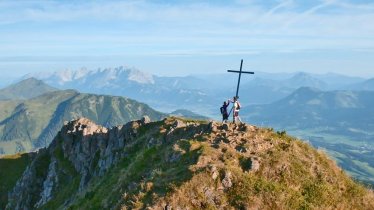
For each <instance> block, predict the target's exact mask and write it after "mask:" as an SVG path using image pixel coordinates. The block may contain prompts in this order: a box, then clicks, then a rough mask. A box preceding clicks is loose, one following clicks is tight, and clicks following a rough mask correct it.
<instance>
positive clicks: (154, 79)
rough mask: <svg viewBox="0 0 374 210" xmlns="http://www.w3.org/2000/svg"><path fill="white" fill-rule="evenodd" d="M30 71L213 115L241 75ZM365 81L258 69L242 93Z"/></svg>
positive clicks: (282, 93)
mask: <svg viewBox="0 0 374 210" xmlns="http://www.w3.org/2000/svg"><path fill="white" fill-rule="evenodd" d="M223 71H224V70H223ZM30 77H35V78H38V79H41V80H43V81H44V82H46V83H47V84H49V85H51V86H54V87H57V88H61V89H76V90H79V91H81V92H87V93H96V94H109V95H117V96H126V97H130V98H134V99H136V100H138V101H142V102H144V103H147V104H149V105H150V106H151V107H154V108H156V109H158V110H161V111H164V112H171V110H176V109H188V110H192V111H195V112H197V113H205V115H208V116H210V117H214V116H215V115H217V114H219V112H217V106H220V105H221V103H222V102H223V101H224V100H226V99H227V98H231V97H232V96H233V95H234V94H235V91H236V84H237V75H236V74H230V73H223V74H213V75H191V76H185V77H161V76H155V75H151V74H147V73H144V72H141V71H139V70H137V69H133V68H126V67H123V66H121V67H117V68H106V69H96V70H87V69H80V70H75V71H73V70H65V71H58V72H53V73H45V72H41V73H34V74H29V75H25V76H24V77H23V79H26V78H30ZM363 82H365V79H363V78H358V77H350V76H345V75H339V74H333V73H329V74H324V75H317V74H308V73H304V72H299V73H265V72H256V73H255V75H244V76H243V78H242V84H241V87H240V94H239V95H240V98H241V102H242V103H243V104H246V105H249V104H268V103H272V102H275V101H277V100H279V99H282V98H284V97H286V96H288V95H289V94H291V93H292V92H293V91H295V90H296V89H298V88H300V87H303V86H308V87H313V88H318V89H321V90H335V89H346V88H348V89H349V88H351V87H353V86H354V85H358V84H360V83H363ZM351 89H352V88H351ZM160 99H162V100H160Z"/></svg>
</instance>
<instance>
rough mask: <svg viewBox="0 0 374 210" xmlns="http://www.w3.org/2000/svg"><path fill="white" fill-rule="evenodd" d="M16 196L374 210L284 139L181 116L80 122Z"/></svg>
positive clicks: (109, 203) (340, 176) (91, 204)
mask: <svg viewBox="0 0 374 210" xmlns="http://www.w3.org/2000/svg"><path fill="white" fill-rule="evenodd" d="M14 167H16V165H15V166H14ZM9 173H11V172H9ZM4 176H6V175H4ZM8 176H10V174H9V175H8ZM8 195H9V197H8V198H7V200H8V202H7V204H6V209H32V208H40V209H67V208H68V209H145V208H147V209H171V208H173V209H352V208H354V209H373V208H374V194H373V193H372V192H371V191H369V190H367V189H365V188H364V187H362V186H360V185H359V184H356V183H355V182H354V181H352V179H350V178H349V177H348V176H347V175H346V174H345V173H344V172H343V171H342V170H341V169H340V168H338V167H337V166H336V165H335V163H334V162H332V161H331V160H329V159H328V158H327V157H326V155H324V154H323V153H322V152H319V151H317V150H315V149H313V148H312V147H310V146H309V145H308V144H306V143H303V142H301V141H300V140H297V139H295V138H293V137H290V136H288V135H287V134H285V132H273V131H272V129H264V128H258V127H255V126H252V125H248V124H239V125H235V124H220V123H216V122H208V121H191V120H185V119H180V118H165V119H164V120H162V121H157V122H150V120H149V118H148V117H144V118H143V119H142V120H138V121H132V122H129V123H127V124H125V125H121V126H116V127H113V128H105V127H102V126H99V125H96V124H95V123H93V122H92V121H90V120H88V119H78V120H75V121H71V122H69V123H67V124H66V125H65V126H64V127H63V128H62V130H61V131H60V132H59V133H58V134H57V136H56V138H55V139H54V140H53V142H52V144H51V145H50V146H49V148H48V149H44V150H40V151H39V152H38V154H37V155H36V157H35V158H33V160H32V162H31V164H30V165H29V166H28V167H27V168H26V170H25V172H24V173H23V175H22V176H21V177H20V178H19V180H18V182H17V183H16V184H15V185H14V187H13V189H12V190H10V193H9V194H8ZM0 207H1V208H2V207H3V206H0Z"/></svg>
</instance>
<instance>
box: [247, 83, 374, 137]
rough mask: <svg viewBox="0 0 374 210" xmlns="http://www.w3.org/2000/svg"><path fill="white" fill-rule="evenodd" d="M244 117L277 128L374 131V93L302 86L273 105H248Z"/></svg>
mask: <svg viewBox="0 0 374 210" xmlns="http://www.w3.org/2000/svg"><path fill="white" fill-rule="evenodd" d="M242 114H243V115H245V116H246V117H247V119H248V120H249V121H252V122H253V121H254V122H256V123H265V124H267V125H272V126H276V127H280V126H283V127H298V128H300V129H304V128H313V127H323V126H326V127H329V126H334V127H337V126H339V127H341V128H347V127H349V128H354V130H358V129H360V130H373V131H374V121H373V119H374V91H321V90H318V89H315V88H310V87H302V88H299V89H297V90H296V91H295V92H293V93H292V94H291V95H289V96H287V97H285V98H283V99H281V100H279V101H276V102H274V103H271V104H267V105H254V106H248V107H247V108H245V109H243V113H242ZM352 130H353V129H352Z"/></svg>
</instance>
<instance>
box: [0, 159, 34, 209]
mask: <svg viewBox="0 0 374 210" xmlns="http://www.w3.org/2000/svg"><path fill="white" fill-rule="evenodd" d="M31 157H32V154H15V155H8V156H4V157H2V158H0V169H1V170H0V209H5V205H6V203H7V200H8V192H9V191H10V190H11V189H12V188H13V187H14V185H15V184H16V182H17V180H18V179H19V178H20V177H21V175H22V173H23V172H24V171H25V169H26V167H27V165H29V164H30V163H31V159H32V158H31Z"/></svg>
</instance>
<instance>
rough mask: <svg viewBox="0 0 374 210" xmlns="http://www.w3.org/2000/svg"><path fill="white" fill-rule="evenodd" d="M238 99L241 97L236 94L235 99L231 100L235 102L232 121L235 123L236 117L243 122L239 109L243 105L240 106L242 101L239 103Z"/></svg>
mask: <svg viewBox="0 0 374 210" xmlns="http://www.w3.org/2000/svg"><path fill="white" fill-rule="evenodd" d="M238 99H239V97H237V96H234V97H233V100H232V101H231V102H233V103H234V105H233V111H234V112H233V115H232V122H233V123H235V121H236V119H238V120H239V122H242V120H241V119H240V117H239V110H240V108H241V106H240V103H239V100H238Z"/></svg>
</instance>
